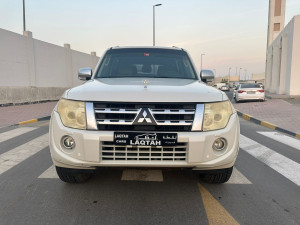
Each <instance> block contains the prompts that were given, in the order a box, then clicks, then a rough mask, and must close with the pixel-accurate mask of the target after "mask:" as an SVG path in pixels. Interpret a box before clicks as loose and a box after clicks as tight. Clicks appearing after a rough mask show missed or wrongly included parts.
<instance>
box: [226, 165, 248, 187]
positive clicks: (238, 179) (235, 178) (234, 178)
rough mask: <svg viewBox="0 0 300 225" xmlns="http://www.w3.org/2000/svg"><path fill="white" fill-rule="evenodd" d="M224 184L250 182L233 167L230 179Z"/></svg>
mask: <svg viewBox="0 0 300 225" xmlns="http://www.w3.org/2000/svg"><path fill="white" fill-rule="evenodd" d="M225 184H252V183H251V181H249V180H248V179H247V178H246V177H245V176H244V175H243V174H242V173H241V172H240V171H238V169H237V168H235V167H233V171H232V174H231V177H230V179H229V180H228V181H227V182H226V183H225Z"/></svg>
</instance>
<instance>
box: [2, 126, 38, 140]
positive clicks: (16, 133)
mask: <svg viewBox="0 0 300 225" xmlns="http://www.w3.org/2000/svg"><path fill="white" fill-rule="evenodd" d="M35 129H37V127H20V128H16V129H13V130H10V131H6V132H3V133H0V143H1V142H3V141H7V140H9V139H12V138H15V137H17V136H20V135H22V134H25V133H27V132H30V131H32V130H35Z"/></svg>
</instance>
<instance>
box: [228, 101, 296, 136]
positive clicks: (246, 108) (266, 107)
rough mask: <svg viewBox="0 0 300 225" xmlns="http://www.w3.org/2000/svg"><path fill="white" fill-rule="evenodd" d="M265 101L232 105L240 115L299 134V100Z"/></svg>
mask: <svg viewBox="0 0 300 225" xmlns="http://www.w3.org/2000/svg"><path fill="white" fill-rule="evenodd" d="M288 101H290V100H283V99H266V101H264V102H242V103H237V104H236V103H233V106H234V107H235V108H236V109H237V110H239V111H240V112H241V113H245V114H249V115H250V116H252V117H254V118H256V119H258V120H262V121H266V122H269V123H272V124H274V125H276V126H278V127H280V128H283V129H286V130H289V131H291V132H295V133H298V134H299V133H300V104H299V102H300V101H299V100H298V101H297V100H294V101H290V102H291V103H290V102H288Z"/></svg>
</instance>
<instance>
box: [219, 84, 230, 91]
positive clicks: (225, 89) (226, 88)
mask: <svg viewBox="0 0 300 225" xmlns="http://www.w3.org/2000/svg"><path fill="white" fill-rule="evenodd" d="M221 91H229V86H228V85H223V86H222V87H221Z"/></svg>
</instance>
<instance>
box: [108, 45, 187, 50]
mask: <svg viewBox="0 0 300 225" xmlns="http://www.w3.org/2000/svg"><path fill="white" fill-rule="evenodd" d="M129 48H134V49H138V48H153V49H172V50H181V51H182V50H184V49H183V48H179V47H176V46H172V47H163V46H115V47H112V48H111V49H129ZM184 51H185V50H184Z"/></svg>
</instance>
